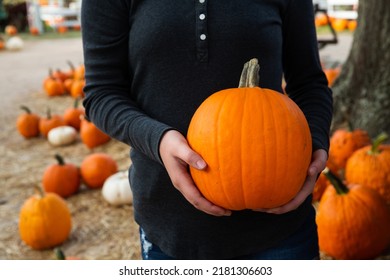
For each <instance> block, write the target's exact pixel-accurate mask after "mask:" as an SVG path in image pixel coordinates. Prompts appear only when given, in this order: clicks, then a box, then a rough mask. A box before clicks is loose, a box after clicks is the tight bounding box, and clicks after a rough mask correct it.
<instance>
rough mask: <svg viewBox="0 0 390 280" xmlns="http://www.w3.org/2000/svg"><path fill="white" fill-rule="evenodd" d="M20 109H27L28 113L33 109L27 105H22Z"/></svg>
mask: <svg viewBox="0 0 390 280" xmlns="http://www.w3.org/2000/svg"><path fill="white" fill-rule="evenodd" d="M20 109H22V110H24V111H26V113H27V114H31V110H30V108H28V107H27V106H24V105H22V106H20Z"/></svg>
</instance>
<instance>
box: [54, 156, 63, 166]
mask: <svg viewBox="0 0 390 280" xmlns="http://www.w3.org/2000/svg"><path fill="white" fill-rule="evenodd" d="M54 157H55V158H56V159H57V161H58V164H59V165H65V161H64V158H63V157H62V156H61V155H59V154H55V155H54Z"/></svg>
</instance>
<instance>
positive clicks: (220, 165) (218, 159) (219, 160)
mask: <svg viewBox="0 0 390 280" xmlns="http://www.w3.org/2000/svg"><path fill="white" fill-rule="evenodd" d="M233 94H234V93H233ZM228 97H230V94H225V96H224V99H223V100H222V102H221V106H220V107H219V108H218V110H219V111H218V113H217V115H218V117H217V118H216V119H215V120H218V119H220V118H221V115H222V111H223V110H222V109H223V106H224V105H225V102H226V100H227V99H228ZM216 127H217V130H218V133H217V135H216V138H215V141H216V151H217V153H216V157H217V160H216V162H217V163H218V167H219V170H220V171H223V168H222V164H223V160H221V156H220V148H223V147H222V145H220V143H219V141H220V140H219V139H218V136H219V135H222V134H221V132H220V129H221V126H219V125H216ZM218 174H219V184H220V190H221V193H222V194H223V195H224V197H225V201H227V202H228V204H229V207H231V205H232V203H231V201H230V195H229V193H228V192H227V191H226V189H227V187H226V185H224V180H222V172H218ZM206 189H207V188H206ZM209 195H210V197H212V195H211V193H209Z"/></svg>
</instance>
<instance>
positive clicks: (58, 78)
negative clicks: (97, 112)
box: [43, 61, 85, 98]
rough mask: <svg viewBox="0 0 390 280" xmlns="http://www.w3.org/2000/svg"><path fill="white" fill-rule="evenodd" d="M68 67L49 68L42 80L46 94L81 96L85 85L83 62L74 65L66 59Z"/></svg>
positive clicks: (50, 95)
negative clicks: (64, 68)
mask: <svg viewBox="0 0 390 280" xmlns="http://www.w3.org/2000/svg"><path fill="white" fill-rule="evenodd" d="M67 63H68V65H69V67H70V69H69V70H61V69H56V70H55V71H53V69H49V71H48V75H47V77H45V78H44V80H43V89H44V91H45V93H46V94H47V96H49V97H53V96H61V95H70V96H71V97H73V98H83V97H84V91H83V88H84V86H85V78H84V72H85V68H84V64H80V65H79V66H78V67H75V66H74V65H73V63H72V62H70V61H67Z"/></svg>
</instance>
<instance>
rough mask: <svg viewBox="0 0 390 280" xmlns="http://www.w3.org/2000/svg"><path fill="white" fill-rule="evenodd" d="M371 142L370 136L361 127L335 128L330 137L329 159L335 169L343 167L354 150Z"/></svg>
mask: <svg viewBox="0 0 390 280" xmlns="http://www.w3.org/2000/svg"><path fill="white" fill-rule="evenodd" d="M370 144H371V138H370V136H369V135H368V133H367V131H365V130H363V129H349V130H347V129H343V128H340V129H338V130H336V131H335V132H334V133H333V134H332V136H331V138H330V147H329V160H330V161H331V162H332V164H333V165H334V166H335V167H337V169H344V168H345V165H346V163H347V160H348V158H349V157H350V156H351V155H352V153H353V152H354V151H356V150H357V149H359V148H362V147H364V146H367V145H370Z"/></svg>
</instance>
